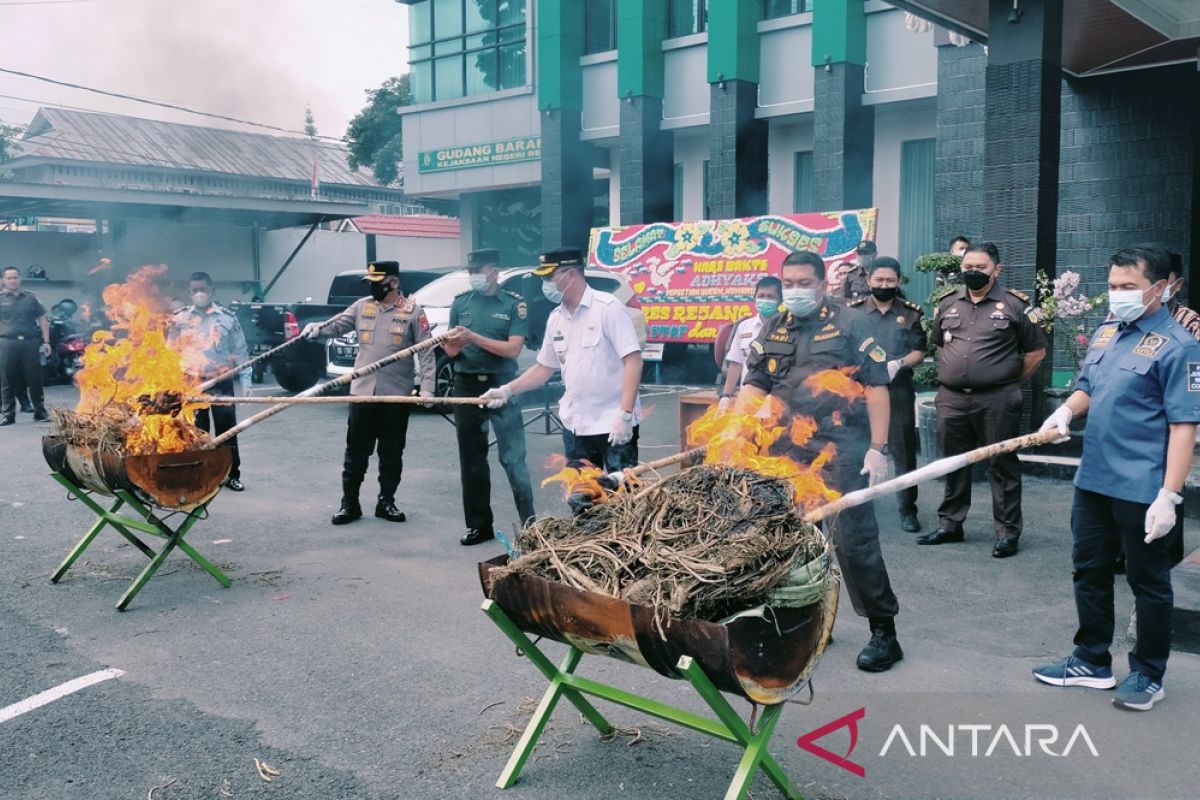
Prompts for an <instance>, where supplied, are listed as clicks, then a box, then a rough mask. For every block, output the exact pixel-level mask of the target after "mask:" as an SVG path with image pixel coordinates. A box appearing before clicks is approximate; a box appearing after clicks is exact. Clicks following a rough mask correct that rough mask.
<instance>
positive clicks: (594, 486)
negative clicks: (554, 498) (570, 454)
mask: <svg viewBox="0 0 1200 800" xmlns="http://www.w3.org/2000/svg"><path fill="white" fill-rule="evenodd" d="M584 464H585V466H584V467H583V468H582V469H576V468H575V467H568V466H567V458H566V456H564V455H561V454H558V453H556V454H554V455H553V456H551V457H550V458H549V459H547V462H546V466H547V467H548V468H549V469H554V468H555V467H559V469H558V471H557V472H555V473H554V474H553V475H551V476H550V477H548V478H546V479H545V480H544V481H542V486H546V485H547V484H551V483H562V484H563V486H564V487H565V489H566V491H565V492H564V493H563V497H564V498H566V497H570V496H571V495H573V494H583V495H586V496H587V497H588V498H589V499H590V500H592V501H593V502H595V501H603V500H604V499H605V498H606V497H607V496H608V493H607V492H606V491H605V490H604V486H602V485H601V484H600V481H599V478H600V476H601V475H603V474H604V470H602V469H599V468H598V467H593V466H592V465H591V464H590V463H588V462H586V461H585V462H584Z"/></svg>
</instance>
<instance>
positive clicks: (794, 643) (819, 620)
mask: <svg viewBox="0 0 1200 800" xmlns="http://www.w3.org/2000/svg"><path fill="white" fill-rule="evenodd" d="M507 563H508V558H507V556H500V557H498V558H494V559H492V560H491V561H485V562H483V563H481V564H479V580H480V583H481V584H482V585H483V593H484V595H486V596H487V597H488V598H489V599H491V600H493V601H495V602H496V603H497V604H498V605H499V606H500V607H501V608H502V609H503V610H504V613H505V614H507V615H508V616H509V618H511V619H512V621H513V622H514V623H516V625H517V626H518V627H519V628H521V630H523V631H525V632H526V633H531V634H535V635H538V636H544V637H546V638H549V639H553V640H555V641H558V642H562V643H563V644H567V645H571V646H573V647H575V648H577V649H578V650H581V651H583V652H585V653H594V654H598V655H606V656H609V657H612V658H616V659H619V660H621V661H628V662H630V663H634V664H640V665H642V666H644V667H649V668H650V669H652V670H654V671H655V672H657V673H659V674H660V675H664V676H666V677H668V678H682V677H683V676H682V675H681V674H680V673H679V671H678V670H677V669H676V665H677V664H678V662H679V658H680V656H691V658H692V659H693V661H695V662H696V663H697V664H698V665H699V666H700V668H701V669H703V670H704V673H705V674H706V675H707V676H708V677H709V679H710V680H711V681H712V682H713V683H714V684H715V685H716V686H717V688H719V689H721V690H723V691H726V692H730V693H733V694H736V695H740V696H741V697H745V698H746V699H748V700H751V701H752V702H755V703H760V704H763V705H775V704H778V703H782V702H784V701H786V700H787V699H788V698H790V697H791V696H792V695H794V694H795V693H796V692H798V691H799V690H800V689H801V688H803V686H804V684H805V683H806V682H807V681H808V679H809V677H810V676H811V675H812V671H813V669H814V668H815V667H816V663H817V660H818V658H819V657H820V655H821V653H823V652H824V651H825V646H826V644H828V642H829V636H830V633H831V632H832V630H833V620H834V617H835V615H836V613H837V602H838V584H837V581H831V582H830V589H829V591H828V593H827V594H826V596H825V598H824V599H823V600H822V601H821V602H818V603H814V604H813V605H809V606H804V607H802V608H772V609H768V610H767V613H766V614H765V615H764V616H762V617H757V616H745V617H740V618H738V619H735V620H732V621H730V622H728V623H726V624H723V625H722V624H718V623H715V622H709V621H707V620H701V619H674V618H673V619H671V620H669V622H664V624H663V631H664V633H665V637H666V638H665V639H664V638H663V635H662V634H660V633H659V628H658V625H657V623H656V621H655V615H654V609H652V608H650V607H649V606H643V605H635V604H633V603H628V602H625V601H624V600H619V599H617V598H613V597H608V596H606V595H602V594H597V593H596V592H585V591H580V590H578V589H573V588H571V587H569V586H566V585H564V584H561V583H556V582H554V581H548V580H545V579H543V578H539V577H537V576H535V575H518V574H508V575H497V574H496V570H498V569H499V568H500V567H503V566H504V565H506V564H507Z"/></svg>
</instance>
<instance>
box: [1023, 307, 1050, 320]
mask: <svg viewBox="0 0 1200 800" xmlns="http://www.w3.org/2000/svg"><path fill="white" fill-rule="evenodd" d="M1025 316H1026V317H1028V318H1029V321H1030V322H1032V323H1033V324H1034V325H1041V324H1042V323H1043V322H1045V321H1046V315H1045V314H1043V313H1042V310H1041V309H1040V308H1038V307H1037V306H1030V307H1029V308H1027V309H1025Z"/></svg>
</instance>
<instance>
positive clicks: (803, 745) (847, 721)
mask: <svg viewBox="0 0 1200 800" xmlns="http://www.w3.org/2000/svg"><path fill="white" fill-rule="evenodd" d="M866 716H867V709H866V707H865V706H864V707H863V708H860V709H858V710H857V711H851V712H850V713H849V714H847V715H845V716H844V717H838V718H837V719H835V720H834V721H833V722H830V723H829V724H827V725H822V726H821V727H819V728H816V729H814V730H811V731H809V732H808V733H806V734H804V735H803V736H801V737H800V738H799V739H797V740H796V744H797V745H798V746H799V747H800V749H801V750H807V751H808V752H810V753H812V754H813V755H814V756H817V757H818V758H823V759H825V760H826V761H828V762H829V763H830V764H833V765H834V766H835V767H841V768H842V769H844V770H846V771H847V772H852V773H854V774H855V775H857V776H858V777H860V778H865V777H867V770H866V768H864V767H863V766H862V765H860V764H855V763H854V762H853V761H851V760H850V754H851V753H853V752H854V747H855V746H856V745H857V744H858V721H859V720H860V719H863V718H864V717H866ZM839 728H849V729H850V749H849V750H847V751H846V755H844V756H839V755H838V754H837V753H831V752H830V751H828V750H826V749H825V748H824V747H821V745H819V744H817V743H816V742H817V740H818V739H820V738H822V737H824V736H828V735H829V734H831V733H833V732H834V731H836V730H838V729H839Z"/></svg>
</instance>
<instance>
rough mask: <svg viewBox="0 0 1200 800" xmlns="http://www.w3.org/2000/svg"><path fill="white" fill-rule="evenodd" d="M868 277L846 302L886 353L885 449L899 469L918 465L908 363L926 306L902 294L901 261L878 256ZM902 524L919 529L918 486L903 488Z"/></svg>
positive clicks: (918, 349) (919, 345)
mask: <svg viewBox="0 0 1200 800" xmlns="http://www.w3.org/2000/svg"><path fill="white" fill-rule="evenodd" d="M867 282H868V283H869V285H870V287H871V293H870V294H868V295H866V296H865V297H860V298H859V299H857V300H852V301H851V302H850V307H851V308H855V309H857V310H859V311H861V312H863V313H864V314H865V315H866V317H867V320H868V321H869V322H870V323H871V335H872V336H873V337H874V338H875V341H876V342H878V343H879V346H880V347H882V348H883V349H884V352H886V353H887V358H888V361H887V371H888V378H889V379H890V381H891V382H890V383H889V384H888V397H889V398H891V402H892V410H891V422H890V424H889V429H888V449H889V450H891V453H892V465H893V467H894V468H895V470H896V474H897V475H904V474H905V473H908V472H912V471H913V470H914V469H916V468H917V426H916V419H915V417H916V399H917V392H916V387H915V386H913V378H912V368H913V367H915V366H916V365H918V364H920V363H921V362H922V361H923V360H924V359H925V327H924V326H923V325H922V324H921V318H922V317H923V316H924V315H925V312H924V311H922V310H921V307H920V306H919V305H917V304H916V303H913V302H910V301H908V300H906V299H905V298H903V297H900V296H899V294H898V292H899V291H900V290H899V286H900V262H899V261H897V260H896V259H894V258H891V257H889V256H880V257H878V258H876V259H875V260H874V261H872V262H871V269H870V274H869V275H868V277H867ZM897 497H898V498H899V500H900V528H901V529H902V530H905V531H908V532H909V533H916V532H917V531H919V530H921V524H920V523H919V522H917V487H915V486H912V487H909V488H908V489H902V490H901V491H900V492H899V493H898V494H897Z"/></svg>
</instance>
